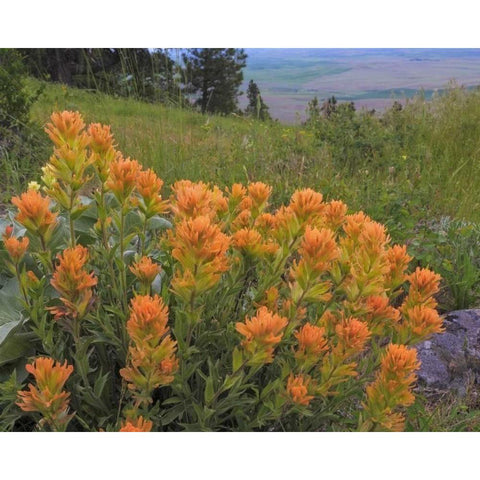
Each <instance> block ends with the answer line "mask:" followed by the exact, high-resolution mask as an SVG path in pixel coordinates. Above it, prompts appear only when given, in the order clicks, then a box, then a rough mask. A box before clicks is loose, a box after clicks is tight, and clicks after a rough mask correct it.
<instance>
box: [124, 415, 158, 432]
mask: <svg viewBox="0 0 480 480" xmlns="http://www.w3.org/2000/svg"><path fill="white" fill-rule="evenodd" d="M152 427H153V422H152V421H150V420H146V419H144V418H143V417H142V416H140V417H138V418H136V419H134V420H132V419H127V420H126V421H125V423H124V424H123V426H122V428H121V429H120V430H119V431H120V432H151V431H152Z"/></svg>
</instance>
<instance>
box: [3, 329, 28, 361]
mask: <svg viewBox="0 0 480 480" xmlns="http://www.w3.org/2000/svg"><path fill="white" fill-rule="evenodd" d="M34 338H35V335H34V334H33V333H31V332H29V333H22V334H18V335H11V336H10V337H8V338H7V340H6V341H5V342H3V344H2V345H1V347H0V366H2V365H5V364H6V363H11V362H13V361H15V360H18V359H19V358H24V357H28V356H29V355H33V354H34V353H35V348H34V346H33V343H32V340H33V339H34Z"/></svg>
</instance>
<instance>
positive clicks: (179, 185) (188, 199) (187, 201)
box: [171, 180, 228, 219]
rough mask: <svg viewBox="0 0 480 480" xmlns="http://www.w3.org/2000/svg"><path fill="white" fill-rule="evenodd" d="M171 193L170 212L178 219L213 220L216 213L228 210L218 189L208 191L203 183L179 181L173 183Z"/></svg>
mask: <svg viewBox="0 0 480 480" xmlns="http://www.w3.org/2000/svg"><path fill="white" fill-rule="evenodd" d="M172 191H173V192H174V195H173V196H172V198H171V203H172V211H173V213H174V214H175V216H176V217H177V218H178V219H185V218H196V217H200V216H207V217H210V218H211V219H213V218H215V216H216V215H217V213H218V212H220V211H226V210H227V209H228V204H227V200H226V198H224V197H223V194H222V192H221V191H220V190H219V189H218V187H214V189H213V190H210V188H209V186H208V185H207V184H205V183H203V182H197V183H193V182H191V181H190V180H180V181H178V182H175V183H174V185H173V186H172Z"/></svg>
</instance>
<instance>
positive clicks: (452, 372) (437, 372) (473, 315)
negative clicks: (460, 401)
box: [416, 309, 480, 396]
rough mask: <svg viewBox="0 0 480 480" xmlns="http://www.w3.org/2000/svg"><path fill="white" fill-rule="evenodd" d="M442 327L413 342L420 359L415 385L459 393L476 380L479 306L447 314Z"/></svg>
mask: <svg viewBox="0 0 480 480" xmlns="http://www.w3.org/2000/svg"><path fill="white" fill-rule="evenodd" d="M444 327H445V332H443V333H440V334H436V335H434V336H433V337H431V338H430V339H429V340H426V341H425V342H423V343H420V344H418V345H416V348H417V352H418V359H419V360H420V361H421V362H422V365H421V367H420V370H419V371H418V372H417V376H418V386H419V388H422V387H423V388H427V389H428V390H435V391H455V392H456V393H457V394H458V395H460V396H463V395H465V393H466V391H467V388H468V386H469V385H471V384H472V383H480V309H473V310H457V311H454V312H450V313H447V314H446V315H445V316H444Z"/></svg>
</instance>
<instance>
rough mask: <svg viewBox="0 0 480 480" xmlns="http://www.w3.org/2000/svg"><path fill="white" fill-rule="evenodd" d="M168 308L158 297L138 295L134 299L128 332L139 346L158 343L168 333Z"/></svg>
mask: <svg viewBox="0 0 480 480" xmlns="http://www.w3.org/2000/svg"><path fill="white" fill-rule="evenodd" d="M167 322H168V306H167V305H165V304H164V303H163V299H162V298H161V297H159V296H158V295H155V296H153V297H150V296H149V295H137V296H136V297H134V298H132V301H131V308H130V318H129V319H128V321H127V332H128V334H129V335H130V338H131V339H132V340H133V341H134V342H135V343H136V344H137V345H140V344H143V343H145V342H153V343H152V345H156V344H157V343H158V341H159V340H160V339H161V338H162V337H163V336H164V335H165V334H166V333H168V330H169V327H167Z"/></svg>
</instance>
